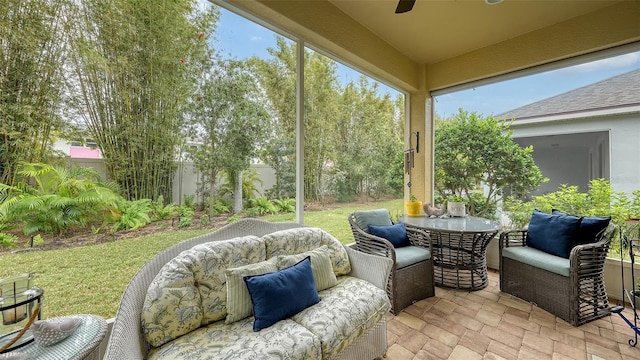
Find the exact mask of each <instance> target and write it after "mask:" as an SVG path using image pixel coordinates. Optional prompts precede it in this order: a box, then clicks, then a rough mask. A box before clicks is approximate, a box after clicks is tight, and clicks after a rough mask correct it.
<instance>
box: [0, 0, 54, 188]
mask: <svg viewBox="0 0 640 360" xmlns="http://www.w3.org/2000/svg"><path fill="white" fill-rule="evenodd" d="M63 5H64V1H63V0H5V1H3V3H2V6H0V63H1V64H2V66H0V183H4V184H9V185H12V184H14V183H15V177H16V168H17V166H18V163H20V162H21V161H24V162H43V161H48V160H49V159H50V158H51V154H52V149H51V147H52V143H53V141H54V138H55V137H56V136H58V135H60V134H61V132H63V131H65V125H64V123H63V122H62V121H61V119H60V114H59V109H60V104H61V93H62V90H63V85H62V84H63V71H62V65H63V63H62V61H61V60H60V59H61V58H62V54H63V53H64V52H65V51H66V43H65V41H63V40H61V39H62V38H64V36H63V35H64V32H63V31H61V29H62V25H63V24H62V22H63V21H64V16H62V14H61V13H62V11H63Z"/></svg>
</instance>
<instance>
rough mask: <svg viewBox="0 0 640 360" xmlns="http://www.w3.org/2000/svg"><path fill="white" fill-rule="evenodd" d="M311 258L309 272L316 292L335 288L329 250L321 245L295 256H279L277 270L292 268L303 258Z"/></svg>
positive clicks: (335, 282)
mask: <svg viewBox="0 0 640 360" xmlns="http://www.w3.org/2000/svg"><path fill="white" fill-rule="evenodd" d="M307 256H309V257H310V258H311V271H313V280H314V281H315V283H316V290H318V291H321V290H324V289H328V288H330V287H332V286H335V285H336V284H337V283H338V279H337V278H336V274H335V273H334V272H333V266H332V264H331V257H330V256H329V248H328V247H327V245H323V246H321V247H319V248H317V249H313V250H311V251H306V252H303V253H301V254H295V255H279V256H278V257H277V263H278V268H279V269H284V268H287V267H289V266H293V265H295V264H297V263H298V262H300V261H302V260H303V259H304V258H306V257H307Z"/></svg>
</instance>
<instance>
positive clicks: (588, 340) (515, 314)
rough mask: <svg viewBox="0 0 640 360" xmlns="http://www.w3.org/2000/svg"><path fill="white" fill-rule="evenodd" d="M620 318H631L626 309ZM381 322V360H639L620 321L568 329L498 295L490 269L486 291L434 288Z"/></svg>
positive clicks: (630, 335) (543, 313)
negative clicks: (384, 325) (385, 341)
mask: <svg viewBox="0 0 640 360" xmlns="http://www.w3.org/2000/svg"><path fill="white" fill-rule="evenodd" d="M624 314H625V315H626V316H627V318H630V319H633V318H632V317H631V316H632V311H631V309H625V310H624ZM387 321H388V323H387V338H388V341H389V349H388V351H387V358H386V359H387V360H423V359H456V360H457V359H459V360H474V359H534V360H544V359H553V360H561V359H585V360H600V359H606V360H617V359H625V360H626V359H640V345H638V346H637V347H631V346H630V345H629V340H630V339H633V337H634V332H633V330H632V329H631V328H629V326H628V325H627V324H626V323H625V322H624V321H623V320H622V319H621V318H620V316H618V315H616V314H613V315H611V316H608V317H605V318H603V319H599V320H596V321H592V322H590V323H587V324H585V325H582V326H580V327H572V326H571V325H569V324H568V323H567V322H565V321H564V320H561V319H559V318H557V317H555V316H553V315H551V314H549V313H548V312H546V311H544V310H541V309H539V308H537V307H535V306H532V305H531V304H529V303H527V302H525V301H523V300H520V299H518V298H515V297H513V296H511V295H509V294H505V293H502V292H500V288H499V284H498V273H497V272H496V271H492V270H489V286H488V287H487V288H486V289H483V290H480V291H472V292H469V291H463V290H455V289H447V288H439V287H436V296H434V297H432V298H429V299H425V300H422V301H419V302H417V303H415V304H413V305H411V306H409V307H407V308H406V309H404V311H402V312H401V313H400V314H399V315H398V316H393V315H391V313H389V314H387Z"/></svg>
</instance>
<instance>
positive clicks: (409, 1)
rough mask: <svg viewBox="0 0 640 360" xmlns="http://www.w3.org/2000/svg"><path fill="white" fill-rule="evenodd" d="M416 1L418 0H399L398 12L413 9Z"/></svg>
mask: <svg viewBox="0 0 640 360" xmlns="http://www.w3.org/2000/svg"><path fill="white" fill-rule="evenodd" d="M415 3H416V0H399V1H398V7H397V8H396V14H402V13H406V12H408V11H411V9H413V5H415Z"/></svg>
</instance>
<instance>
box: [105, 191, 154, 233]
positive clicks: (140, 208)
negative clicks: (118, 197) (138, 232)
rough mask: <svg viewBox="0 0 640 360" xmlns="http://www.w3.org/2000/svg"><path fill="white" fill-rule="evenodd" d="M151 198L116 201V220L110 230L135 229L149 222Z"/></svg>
mask: <svg viewBox="0 0 640 360" xmlns="http://www.w3.org/2000/svg"><path fill="white" fill-rule="evenodd" d="M149 212H151V200H149V199H142V200H135V201H127V200H122V201H120V202H119V203H118V213H117V214H116V221H115V223H114V224H113V226H112V227H111V231H113V232H116V231H118V230H135V229H138V228H140V227H142V226H145V225H147V224H148V223H150V222H151V218H150V217H149Z"/></svg>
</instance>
